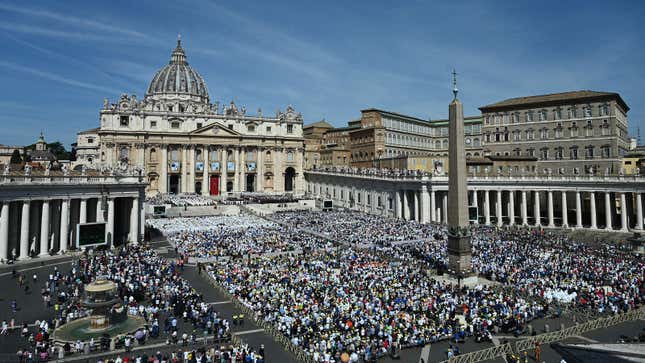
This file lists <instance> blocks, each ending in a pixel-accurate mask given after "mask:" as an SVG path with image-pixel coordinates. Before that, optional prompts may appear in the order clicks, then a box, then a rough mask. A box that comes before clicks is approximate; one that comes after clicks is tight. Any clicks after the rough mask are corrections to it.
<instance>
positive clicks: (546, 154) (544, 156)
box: [540, 148, 549, 160]
mask: <svg viewBox="0 0 645 363" xmlns="http://www.w3.org/2000/svg"><path fill="white" fill-rule="evenodd" d="M540 159H542V160H547V159H549V149H546V148H544V149H540Z"/></svg>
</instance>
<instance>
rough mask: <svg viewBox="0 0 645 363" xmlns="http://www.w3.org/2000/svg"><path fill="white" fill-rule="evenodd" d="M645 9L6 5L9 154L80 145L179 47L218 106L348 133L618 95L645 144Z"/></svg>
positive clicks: (623, 4)
mask: <svg viewBox="0 0 645 363" xmlns="http://www.w3.org/2000/svg"><path fill="white" fill-rule="evenodd" d="M643 14H645V2H643V1H632V2H627V1H616V2H606V1H602V2H601V1H449V2H448V1H421V0H419V1H376V0H372V1H369V0H353V1H219V0H213V1H168V2H161V1H157V0H155V1H150V0H138V1H102V2H89V1H56V2H54V1H28V2H27V1H15V2H7V1H2V0H0V40H1V41H2V49H3V51H2V57H0V77H1V79H2V83H3V86H2V87H0V110H2V112H0V125H1V127H0V130H2V131H1V132H0V143H2V144H18V145H21V144H28V143H31V142H33V141H34V140H35V139H36V137H37V135H38V133H39V132H40V131H41V130H42V131H44V132H45V135H46V138H47V139H48V140H49V141H52V140H61V141H63V142H64V143H66V144H69V143H71V142H74V141H75V138H76V132H77V131H79V130H83V129H88V128H92V127H96V126H98V117H99V109H100V107H101V106H102V103H103V98H104V97H108V98H110V99H111V100H114V99H115V98H117V97H118V96H119V95H120V94H121V93H128V94H133V93H134V94H137V96H138V97H139V98H142V97H143V94H144V93H145V90H146V88H147V86H148V83H149V82H150V80H151V79H152V76H153V75H154V73H155V72H156V70H158V69H159V68H161V67H162V66H163V65H164V64H166V63H167V62H168V60H169V57H170V53H171V51H172V49H173V48H174V46H175V43H176V38H177V34H178V33H181V35H182V44H183V45H184V48H185V49H186V53H187V56H188V61H189V63H190V64H191V65H192V66H193V67H194V68H195V69H196V70H197V71H198V72H199V73H200V74H201V75H202V76H203V77H204V78H205V80H206V83H207V86H208V89H209V93H210V95H211V101H213V102H214V101H220V103H222V102H227V103H228V102H230V101H231V100H234V101H235V102H236V104H238V105H246V108H247V110H249V112H250V113H255V111H256V110H257V109H258V108H259V107H261V108H262V110H263V112H264V113H265V114H267V113H268V114H273V113H275V110H276V109H277V108H281V109H284V108H285V107H286V105H288V104H293V105H294V106H295V108H296V110H298V111H301V112H302V113H303V116H304V118H305V122H306V123H310V122H314V121H318V120H320V119H322V118H324V119H326V120H327V121H328V122H330V123H332V124H334V125H337V126H342V125H346V123H347V121H349V120H353V119H357V118H359V117H360V110H361V109H364V108H369V107H377V108H383V109H386V110H391V111H395V112H399V113H403V114H409V115H413V116H417V117H421V118H424V119H428V118H433V119H437V118H445V117H446V116H447V105H448V103H449V102H450V100H451V97H452V94H451V84H450V83H451V80H450V77H451V76H450V72H451V70H452V68H453V67H454V68H456V69H457V72H458V73H459V74H460V75H459V88H460V98H461V100H462V101H463V102H464V105H465V112H466V114H467V115H476V114H479V111H478V110H477V107H479V106H482V105H485V104H488V103H492V102H496V101H499V100H502V99H505V98H509V97H518V96H526V95H533V94H541V93H552V92H562V91H568V90H578V89H592V90H599V91H612V92H619V93H620V94H621V95H622V97H623V98H624V99H625V101H626V102H627V104H628V105H629V106H630V107H631V111H630V112H629V123H630V132H631V133H632V134H633V135H636V128H637V126H638V125H639V124H640V126H641V128H642V132H643V141H644V142H645V127H644V126H645V125H644V124H643V120H644V118H645V97H644V93H645V91H644V87H643V86H644V85H645V70H644V69H645V68H644V67H643V64H645V47H644V45H645V40H643V39H645V25H644V24H645V15H643Z"/></svg>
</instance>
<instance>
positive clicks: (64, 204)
mask: <svg viewBox="0 0 645 363" xmlns="http://www.w3.org/2000/svg"><path fill="white" fill-rule="evenodd" d="M100 205H101V198H99V201H98V204H97V207H96V220H97V221H98V222H100V221H102V220H103V211H102V210H100V208H99V207H100ZM68 240H69V200H68V199H63V200H61V203H60V247H59V249H58V252H59V253H63V252H65V251H67V248H68V247H67V242H68Z"/></svg>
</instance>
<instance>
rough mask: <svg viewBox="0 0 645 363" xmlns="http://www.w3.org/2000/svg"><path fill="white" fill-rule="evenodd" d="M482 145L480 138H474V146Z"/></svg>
mask: <svg viewBox="0 0 645 363" xmlns="http://www.w3.org/2000/svg"><path fill="white" fill-rule="evenodd" d="M480 145H481V144H480V142H479V139H478V138H474V139H473V146H474V147H479V146H480Z"/></svg>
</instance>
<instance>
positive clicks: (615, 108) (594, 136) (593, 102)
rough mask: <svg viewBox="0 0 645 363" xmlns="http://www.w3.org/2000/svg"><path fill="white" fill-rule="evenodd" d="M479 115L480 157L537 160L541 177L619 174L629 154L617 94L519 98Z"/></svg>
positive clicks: (623, 114)
mask: <svg viewBox="0 0 645 363" xmlns="http://www.w3.org/2000/svg"><path fill="white" fill-rule="evenodd" d="M479 109H480V110H481V112H482V117H483V119H484V125H483V133H484V154H485V155H492V156H517V157H520V156H528V157H536V158H538V169H539V172H540V173H547V172H549V171H550V172H552V173H554V174H582V173H592V172H593V173H602V174H604V173H609V174H617V173H619V171H620V168H621V165H622V157H623V155H624V154H625V153H626V151H627V150H629V138H628V136H627V111H629V107H628V106H627V104H626V103H625V102H624V101H623V99H622V98H621V97H620V95H619V94H618V93H609V92H596V91H574V92H563V93H556V94H549V95H540V96H530V97H518V98H511V99H507V100H504V101H500V102H497V103H493V104H490V105H487V106H483V107H480V108H479Z"/></svg>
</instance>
